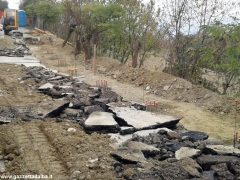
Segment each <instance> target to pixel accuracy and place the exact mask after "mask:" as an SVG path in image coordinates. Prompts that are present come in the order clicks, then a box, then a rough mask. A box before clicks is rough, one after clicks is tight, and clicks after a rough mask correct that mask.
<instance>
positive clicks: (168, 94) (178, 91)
mask: <svg viewBox="0 0 240 180" xmlns="http://www.w3.org/2000/svg"><path fill="white" fill-rule="evenodd" d="M100 65H102V67H100V68H99V72H100V73H102V74H104V75H107V76H111V77H112V78H114V79H116V80H117V81H120V82H124V83H130V84H133V85H135V86H141V87H143V89H144V91H145V93H152V94H155V95H158V96H160V97H163V98H166V99H170V100H176V101H181V102H187V103H196V104H197V105H199V106H203V107H205V108H207V109H208V110H211V111H213V112H216V113H220V114H230V113H232V114H233V113H235V107H234V103H230V102H231V101H233V99H232V98H227V97H224V96H221V95H219V94H217V93H214V92H212V91H210V90H207V89H205V88H203V87H202V86H200V85H194V84H192V83H190V82H189V81H186V80H184V79H181V78H178V77H175V76H172V75H169V74H166V73H163V72H151V71H149V70H146V69H143V68H141V69H134V68H131V67H129V66H127V65H119V64H117V63H113V62H112V63H109V61H108V63H106V62H104V61H100Z"/></svg>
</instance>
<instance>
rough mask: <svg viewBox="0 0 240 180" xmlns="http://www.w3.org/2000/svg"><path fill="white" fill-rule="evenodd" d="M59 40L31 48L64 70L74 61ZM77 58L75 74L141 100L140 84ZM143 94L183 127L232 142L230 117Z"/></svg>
mask: <svg viewBox="0 0 240 180" xmlns="http://www.w3.org/2000/svg"><path fill="white" fill-rule="evenodd" d="M61 43H62V41H61V40H56V42H55V44H54V46H53V45H49V44H45V45H43V46H32V47H31V50H32V51H33V53H34V54H35V56H36V57H38V58H39V59H40V61H41V63H43V64H44V65H46V66H47V67H49V68H52V69H57V70H59V71H60V72H64V73H68V72H69V71H68V70H69V68H72V67H73V64H74V60H73V59H74V58H73V55H72V47H70V46H68V47H66V48H62V47H61ZM79 59H80V60H78V61H77V69H78V75H83V76H85V81H86V82H87V83H89V84H92V85H95V84H96V81H97V80H106V81H108V84H109V86H110V87H111V88H112V89H113V90H114V91H115V92H117V93H118V94H120V95H121V96H122V97H123V98H124V99H127V100H132V101H138V102H143V90H142V88H139V87H136V86H134V85H131V84H129V83H121V82H118V81H116V80H115V79H112V78H109V77H105V76H103V75H101V74H97V75H96V76H94V75H93V73H92V71H89V70H85V68H84V67H83V63H82V61H83V57H80V58H79ZM59 60H60V61H61V60H62V61H64V62H65V63H66V64H67V65H66V66H59ZM144 98H145V99H144V101H147V100H154V101H158V102H160V103H161V109H166V110H167V113H170V114H175V115H178V116H182V117H183V119H182V123H183V125H184V126H185V127H186V128H188V129H191V130H198V131H204V132H207V133H208V134H209V135H210V136H211V137H214V138H218V139H221V140H223V141H225V142H227V143H231V142H232V138H233V129H234V127H233V125H234V119H233V117H231V116H227V115H219V114H216V113H212V112H210V111H207V110H206V109H204V108H203V107H200V106H198V105H196V104H195V103H184V102H180V101H175V100H168V99H164V98H161V97H159V96H156V95H153V94H146V95H145V97H144ZM239 130H240V129H239Z"/></svg>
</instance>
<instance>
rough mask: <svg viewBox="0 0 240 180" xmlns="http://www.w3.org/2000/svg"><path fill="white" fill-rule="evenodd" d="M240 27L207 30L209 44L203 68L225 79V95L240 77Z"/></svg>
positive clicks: (203, 55)
mask: <svg viewBox="0 0 240 180" xmlns="http://www.w3.org/2000/svg"><path fill="white" fill-rule="evenodd" d="M239 34H240V25H224V24H216V25H213V26H210V27H208V28H207V38H208V43H207V44H206V45H205V46H204V47H203V50H202V56H201V57H202V59H201V60H202V67H207V68H209V69H212V70H214V71H215V72H217V73H219V74H221V75H222V77H223V82H222V88H223V94H226V92H227V89H228V88H229V87H231V86H232V83H233V81H234V80H236V79H237V78H239V77H240V36H239Z"/></svg>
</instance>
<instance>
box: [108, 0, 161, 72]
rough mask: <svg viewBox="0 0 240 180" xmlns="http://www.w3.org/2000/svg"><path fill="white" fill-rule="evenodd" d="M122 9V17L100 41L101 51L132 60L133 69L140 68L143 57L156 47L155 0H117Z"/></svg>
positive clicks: (124, 59)
mask: <svg viewBox="0 0 240 180" xmlns="http://www.w3.org/2000/svg"><path fill="white" fill-rule="evenodd" d="M114 3H117V4H119V5H120V6H121V7H122V8H123V15H122V16H121V18H120V20H119V24H117V26H115V27H116V28H115V29H112V30H111V31H108V32H107V34H106V35H105V36H103V39H107V41H106V42H104V45H103V46H104V49H105V51H106V50H107V51H108V52H109V53H110V54H109V55H113V57H114V58H117V59H119V60H120V62H121V63H126V62H127V60H128V59H129V57H130V56H131V58H132V67H134V68H136V67H137V66H138V65H139V67H141V66H142V65H143V62H144V60H145V58H146V57H147V56H148V55H149V54H151V53H152V52H153V51H154V50H155V49H157V47H158V43H159V41H158V40H159V35H160V34H159V32H158V23H157V21H156V19H157V18H158V17H159V15H160V13H159V11H155V1H153V0H152V1H150V2H149V3H145V4H144V3H142V1H140V0H135V1H128V0H116V1H115V2H114Z"/></svg>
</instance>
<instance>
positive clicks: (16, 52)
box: [0, 45, 30, 57]
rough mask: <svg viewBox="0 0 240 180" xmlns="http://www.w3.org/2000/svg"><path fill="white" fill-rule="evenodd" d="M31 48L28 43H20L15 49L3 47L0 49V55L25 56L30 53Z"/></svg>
mask: <svg viewBox="0 0 240 180" xmlns="http://www.w3.org/2000/svg"><path fill="white" fill-rule="evenodd" d="M29 54H30V52H29V48H28V47H27V46H26V45H19V46H18V47H17V48H14V49H2V50H0V56H8V57H24V55H29Z"/></svg>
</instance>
